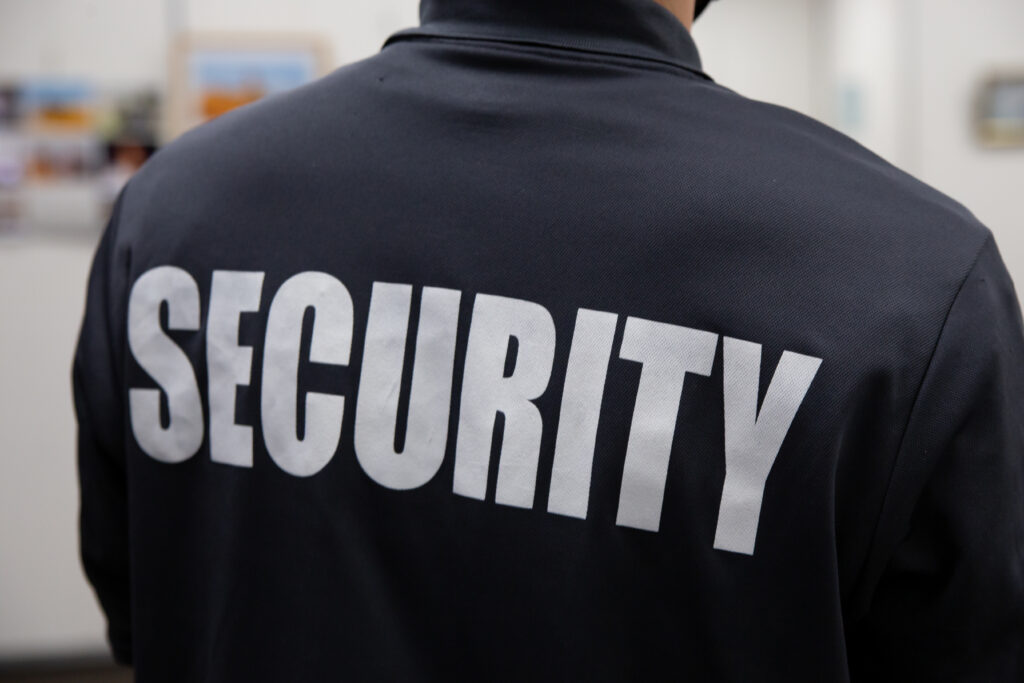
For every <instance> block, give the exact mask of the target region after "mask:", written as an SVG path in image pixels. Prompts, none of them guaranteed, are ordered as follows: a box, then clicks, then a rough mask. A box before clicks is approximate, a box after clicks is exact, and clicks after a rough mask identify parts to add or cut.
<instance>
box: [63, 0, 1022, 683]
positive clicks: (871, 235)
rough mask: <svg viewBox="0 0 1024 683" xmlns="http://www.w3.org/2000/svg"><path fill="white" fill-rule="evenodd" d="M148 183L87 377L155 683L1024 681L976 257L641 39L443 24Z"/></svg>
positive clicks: (1006, 322)
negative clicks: (355, 682)
mask: <svg viewBox="0 0 1024 683" xmlns="http://www.w3.org/2000/svg"><path fill="white" fill-rule="evenodd" d="M421 16H422V19H423V21H422V26H420V27H419V28H415V29H410V30H408V31H403V32H401V33H398V34H396V35H395V36H393V37H392V38H391V39H389V41H388V43H387V44H386V46H385V47H384V48H383V50H382V51H381V52H380V53H379V54H378V55H376V56H374V57H372V58H369V59H367V60H365V61H361V62H358V63H355V64H352V65H349V66H345V67H343V68H341V69H338V70H337V71H335V72H334V73H332V74H330V75H329V76H327V77H325V78H323V79H321V80H319V81H317V82H315V83H314V84H311V85H309V86H306V87H303V88H300V89H298V90H295V91H293V92H290V93H287V94H284V95H281V96H275V97H271V98H268V99H266V100H263V101H260V102H258V103H256V104H253V105H250V106H246V107H243V108H241V109H239V110H236V111H233V112H230V113H228V114H225V115H223V116H221V117H219V118H218V119H216V120H214V121H212V122H210V123H208V124H205V125H203V126H200V127H199V128H197V129H195V130H193V131H192V132H189V133H187V134H186V135H184V136H182V137H181V138H180V139H179V140H177V141H175V142H174V143H172V144H170V145H169V146H167V147H166V148H164V149H162V150H161V151H160V152H159V153H158V154H157V155H156V156H155V157H154V158H153V159H152V160H151V161H150V162H148V163H147V164H146V165H145V166H144V167H143V168H142V169H141V171H140V172H139V173H138V174H137V175H136V176H135V177H134V178H133V179H132V180H131V182H130V183H129V185H128V186H127V188H126V190H125V191H124V192H123V193H122V196H121V198H120V199H119V201H118V204H117V207H116V210H115V212H114V214H113V217H112V219H111V221H110V225H109V227H108V229H107V231H106V233H105V235H104V237H103V240H102V242H101V243H100V246H99V248H98V251H97V254H96V259H95V263H94V266H93V271H92V275H91V278H90V281H89V289H88V301H87V305H86V311H85V317H84V320H83V323H82V329H81V336H80V340H79V344H78V349H77V353H76V356H75V361H74V389H75V405H76V409H77V413H78V419H79V472H80V480H81V493H82V503H81V505H82V508H81V543H82V558H83V564H84V568H85V570H86V573H87V575H88V577H89V579H90V581H91V582H92V584H93V586H94V587H95V589H96V592H97V595H98V597H99V600H100V603H101V604H102V606H103V609H104V610H105V612H106V614H107V617H108V620H109V625H110V640H111V644H112V646H113V650H114V653H115V655H116V656H117V657H118V659H120V660H121V661H124V662H130V663H132V664H133V665H134V666H135V670H136V675H137V678H138V680H139V681H142V682H143V683H146V682H148V681H176V682H182V681H211V682H212V681H283V680H295V681H327V680H340V679H347V680H595V681H596V680H660V679H664V678H672V679H681V680H707V681H753V680H756V681H812V680H813V681H847V680H863V681H880V680H901V681H902V680H917V681H930V680H934V681H1014V680H1022V679H1024V415H1022V407H1021V406H1022V405H1024V332H1022V324H1021V315H1020V307H1019V303H1018V301H1017V298H1016V295H1015V293H1014V288H1013V284H1012V282H1011V281H1010V278H1009V276H1008V274H1007V272H1006V269H1005V267H1004V266H1003V263H1002V261H1001V259H1000V256H999V252H998V249H997V247H996V244H995V242H994V240H993V238H992V235H991V233H990V232H989V231H988V230H987V229H986V228H985V227H984V226H982V225H980V224H979V223H978V221H977V220H976V219H975V218H974V217H973V216H972V215H971V214H970V213H969V212H968V211H967V210H966V209H964V208H963V207H962V206H960V205H958V204H956V203H955V202H954V201H952V200H951V199H949V198H947V197H945V196H943V195H941V194H939V193H938V192H936V191H935V190H933V189H931V188H929V187H927V186H925V185H924V184H922V183H920V182H918V181H917V180H915V179H913V178H912V177H910V176H908V175H906V174H904V173H902V172H900V171H899V170H897V169H895V168H893V167H892V166H891V165H889V164H888V163H886V162H885V161H883V160H882V159H880V158H878V157H877V156H875V155H873V154H871V153H870V152H868V151H866V150H865V149H863V148H862V147H860V146H859V145H857V144H856V143H854V142H853V141H851V140H849V139H848V138H846V137H844V136H842V135H840V134H838V133H836V132H834V131H832V130H830V129H828V128H827V127H825V126H823V125H821V124H819V123H816V122H815V121H813V120H810V119H808V118H806V117H804V116H802V115H800V114H797V113H794V112H792V111H789V110H786V109H784V108H781V107H776V106H772V105H768V104H764V103H760V102H755V101H751V100H749V99H746V98H743V97H741V96H739V95H737V94H736V93H734V92H731V91H730V90H728V89H727V88H724V87H722V86H720V85H717V84H716V83H714V82H713V80H712V79H711V78H710V77H709V76H708V75H707V74H705V73H704V72H703V71H702V70H701V65H700V59H699V55H698V53H697V49H696V46H695V45H694V43H693V41H692V39H691V38H690V36H689V34H688V33H687V32H686V30H685V29H684V28H683V27H682V25H681V24H679V22H677V21H676V20H675V19H674V17H672V16H671V15H670V14H669V13H668V12H667V11H665V10H664V9H663V8H661V7H660V6H658V5H657V4H656V3H654V2H650V1H649V0H595V1H594V2H591V3H587V10H586V11H583V10H581V9H580V5H579V3H574V2H569V1H568V0H543V1H542V0H488V1H487V2H482V1H480V0H425V2H424V3H423V5H422V11H421Z"/></svg>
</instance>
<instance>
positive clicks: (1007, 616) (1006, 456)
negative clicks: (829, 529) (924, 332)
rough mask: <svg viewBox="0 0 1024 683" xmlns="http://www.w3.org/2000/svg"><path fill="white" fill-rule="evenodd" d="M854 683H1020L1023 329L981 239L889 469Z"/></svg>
mask: <svg viewBox="0 0 1024 683" xmlns="http://www.w3.org/2000/svg"><path fill="white" fill-rule="evenodd" d="M876 541H877V543H878V544H880V545H881V546H882V547H883V548H885V551H884V554H883V558H884V559H883V560H882V561H881V562H880V565H879V566H880V568H879V571H878V578H877V582H876V583H874V591H873V594H872V598H871V600H870V603H869V607H868V609H867V612H866V615H865V616H864V617H863V619H861V620H859V622H858V623H856V624H854V625H853V627H852V628H851V633H850V664H851V671H852V673H853V674H854V680H871V681H875V680H913V681H932V680H935V681H1024V331H1022V325H1021V311H1020V304H1019V302H1018V300H1017V297H1016V295H1015V293H1014V288H1013V283H1012V282H1011V280H1010V276H1009V274H1008V273H1007V271H1006V268H1005V266H1004V264H1003V262H1002V260H1001V258H1000V255H999V252H998V250H997V248H996V246H995V242H994V241H993V240H992V238H991V236H990V237H989V239H988V241H987V242H986V244H985V245H984V246H983V247H982V249H981V251H980V253H979V255H978V257H977V260H976V262H975V264H974V265H973V267H972V268H971V270H970V272H969V273H968V275H967V277H966V279H965V280H964V282H963V285H962V287H961V289H960V291H959V293H958V294H957V296H956V299H955V301H954V303H953V305H952V307H951V308H950V311H949V315H948V317H947V320H946V323H945V325H944V327H943V330H942V333H941V335H940V337H939V340H938V342H937V345H936V347H935V350H934V354H933V356H932V360H931V362H930V365H929V367H928V370H927V371H926V374H925V377H924V381H923V383H922V385H921V388H920V391H919V394H918V397H917V399H916V401H915V406H914V408H913V411H912V413H911V418H910V422H909V424H908V426H907V429H906V432H905V434H904V438H903V443H902V446H901V449H900V453H899V456H898V458H897V462H896V465H895V468H894V470H893V473H892V476H891V479H890V485H889V490H888V493H887V498H886V502H885V504H884V506H883V516H882V518H881V520H880V523H879V527H878V533H877V534H876Z"/></svg>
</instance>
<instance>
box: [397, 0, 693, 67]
mask: <svg viewBox="0 0 1024 683" xmlns="http://www.w3.org/2000/svg"><path fill="white" fill-rule="evenodd" d="M415 36H432V37H450V38H478V39H484V40H487V39H490V40H504V41H512V42H519V43H529V44H534V45H541V46H545V45H546V46H550V47H559V48H566V49H572V50H578V51H584V52H598V53H607V54H613V55H620V56H624V57H633V58H639V59H646V60H650V61H655V62H662V63H667V64H672V65H674V66H678V67H682V68H683V69H686V70H688V71H691V72H694V73H697V74H698V75H700V76H702V77H704V78H708V77H707V76H706V75H705V74H704V73H703V72H702V71H701V63H700V54H699V53H698V52H697V46H696V44H695V43H694V42H693V38H692V37H691V36H690V33H689V32H688V31H687V30H686V28H685V27H684V26H683V25H682V24H681V23H680V22H679V20H678V19H676V18H675V16H673V15H672V13H670V12H669V11H668V10H667V9H665V8H664V7H662V6H661V5H659V4H658V3H656V2H654V0H586V2H581V1H580V0H421V2H420V27H419V28H416V29H409V30H407V31H402V32H400V33H397V34H395V35H394V36H392V37H391V38H389V39H388V43H391V42H393V41H395V40H399V39H402V38H406V37H415ZM388 43H385V44H388ZM709 80H710V79H709Z"/></svg>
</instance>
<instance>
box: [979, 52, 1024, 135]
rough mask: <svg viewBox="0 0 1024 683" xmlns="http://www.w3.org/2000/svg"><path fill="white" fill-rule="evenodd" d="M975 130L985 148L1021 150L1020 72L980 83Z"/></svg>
mask: <svg viewBox="0 0 1024 683" xmlns="http://www.w3.org/2000/svg"><path fill="white" fill-rule="evenodd" d="M975 129H976V131H977V134H978V139H979V140H980V141H981V144H982V145H984V146H986V147H999V148H1024V71H1019V72H1016V73H1006V74H996V75H993V76H992V77H990V78H989V79H988V80H986V81H985V82H984V83H983V84H982V87H981V91H980V94H979V97H978V105H977V112H976V115H975Z"/></svg>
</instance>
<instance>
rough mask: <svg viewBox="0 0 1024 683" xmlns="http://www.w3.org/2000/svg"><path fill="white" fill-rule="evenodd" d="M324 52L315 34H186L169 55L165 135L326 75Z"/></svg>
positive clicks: (323, 43) (327, 60)
mask: <svg viewBox="0 0 1024 683" xmlns="http://www.w3.org/2000/svg"><path fill="white" fill-rule="evenodd" d="M330 62H331V60H330V50H329V49H328V47H327V44H326V41H324V40H323V39H322V38H320V37H318V36H312V35H295V34H276V33H271V34H265V33H255V34H218V33H191V34H186V35H184V36H182V38H181V39H179V40H178V42H177V44H176V45H175V47H174V49H173V50H172V54H171V74H170V97H169V98H168V112H167V118H166V122H167V126H166V130H165V137H166V138H167V139H168V140H169V139H171V138H174V137H177V136H178V135H180V134H181V133H183V132H185V131H186V130H188V129H189V128H192V127H193V126H196V125H198V124H200V123H203V122H205V121H209V120H210V119H213V118H216V117H217V116H220V115H221V114H224V113H225V112H228V111H231V110H232V109H235V108H236V107H240V106H242V105H245V104H249V103H250V102H254V101H256V100H258V99H260V98H262V97H266V96H267V95H273V94H276V93H279V92H284V91H286V90H290V89H291V88H294V87H297V86H300V85H303V84H305V83H309V82H310V81H312V80H315V79H316V78H319V77H320V76H322V75H324V74H326V73H327V71H328V70H329V69H330V67H331V63H330Z"/></svg>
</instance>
